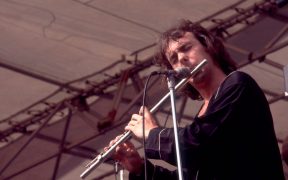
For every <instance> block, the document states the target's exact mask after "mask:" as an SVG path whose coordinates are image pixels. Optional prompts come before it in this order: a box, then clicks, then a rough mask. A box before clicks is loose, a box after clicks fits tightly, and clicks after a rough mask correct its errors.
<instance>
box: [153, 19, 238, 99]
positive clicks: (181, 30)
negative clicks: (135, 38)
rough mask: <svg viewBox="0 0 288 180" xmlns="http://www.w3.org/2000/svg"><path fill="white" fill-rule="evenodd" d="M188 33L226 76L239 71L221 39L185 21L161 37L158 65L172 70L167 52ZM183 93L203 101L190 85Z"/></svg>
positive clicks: (156, 60) (181, 21)
mask: <svg viewBox="0 0 288 180" xmlns="http://www.w3.org/2000/svg"><path fill="white" fill-rule="evenodd" d="M186 32H191V33H192V34H193V35H194V36H195V38H196V39H197V40H198V41H199V42H200V43H201V44H202V45H203V46H204V48H205V50H206V52H207V53H208V54H209V55H210V56H211V57H212V59H213V61H214V62H215V64H217V65H218V66H219V67H220V69H222V71H223V72H224V73H225V74H227V75H228V74H229V73H231V72H232V71H234V70H236V69H237V68H236V64H235V62H234V61H233V60H232V59H231V57H230V55H229V54H228V52H227V51H226V49H225V47H224V45H223V43H222V40H221V39H220V38H219V37H217V36H215V35H213V34H212V33H211V32H210V31H208V30H207V29H205V28H203V27H202V26H201V25H199V24H195V23H193V22H191V21H189V20H185V19H182V20H180V21H179V23H178V24H176V25H175V26H173V27H171V28H170V29H168V30H167V31H165V32H164V33H162V35H161V36H160V39H159V42H158V52H157V53H156V56H155V63H156V64H158V65H160V66H164V67H165V68H167V69H172V66H171V64H170V63H169V61H168V59H167V57H166V50H167V48H168V46H169V43H170V41H171V40H173V41H176V40H178V39H179V38H181V37H183V36H184V34H185V33H186ZM183 91H184V92H185V94H187V95H188V96H189V97H191V98H192V99H195V100H201V99H202V97H201V95H200V94H199V92H198V91H197V90H196V89H195V88H194V87H193V86H192V85H190V84H187V85H186V86H185V88H183Z"/></svg>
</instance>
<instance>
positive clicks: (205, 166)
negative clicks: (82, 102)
mask: <svg viewBox="0 0 288 180" xmlns="http://www.w3.org/2000/svg"><path fill="white" fill-rule="evenodd" d="M192 108H193V107H191V109H192ZM179 144H180V151H181V156H182V157H181V160H182V167H183V176H184V179H197V180H250V179H251V180H266V179H267V180H284V175H283V168H282V163H281V156H280V152H279V148H278V144H277V139H276V135H275V132H274V127H273V120H272V115H271V112H270V109H269V104H268V102H267V100H266V98H265V96H264V93H263V92H262V90H261V89H260V88H259V86H258V85H257V83H256V82H255V81H254V80H253V79H252V78H251V77H250V76H249V75H248V74H246V73H243V72H239V71H235V72H233V73H232V74H230V75H229V76H228V77H227V78H226V79H225V81H224V82H223V83H222V84H221V86H220V87H219V89H218V91H217V92H215V94H214V95H213V97H212V98H211V99H210V102H209V105H208V108H207V110H206V113H205V114H204V115H203V116H201V117H195V120H194V122H193V123H192V124H191V125H189V126H186V127H185V128H179ZM145 152H146V155H147V158H151V159H162V160H164V161H166V162H168V163H170V164H173V165H175V166H176V162H177V159H176V155H175V154H176V153H175V142H174V133H173V128H165V129H164V128H155V129H152V130H151V131H150V133H149V136H148V139H147V140H146V150H145ZM147 164H148V165H147V166H148V167H147V172H148V173H147V174H148V179H160V178H165V179H166V180H168V179H178V175H177V171H168V170H167V169H164V168H162V167H159V166H154V165H153V164H151V163H147ZM130 179H144V174H143V173H142V174H140V175H135V174H132V173H130Z"/></svg>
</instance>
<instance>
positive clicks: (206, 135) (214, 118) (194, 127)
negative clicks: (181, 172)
mask: <svg viewBox="0 0 288 180" xmlns="http://www.w3.org/2000/svg"><path fill="white" fill-rule="evenodd" d="M245 89H246V86H245V85H244V84H242V83H233V84H229V86H227V87H224V88H222V90H221V92H219V93H218V96H217V98H216V99H213V100H210V103H209V106H208V108H207V111H206V114H205V115H204V116H202V117H201V118H195V121H194V122H193V123H192V124H191V125H189V126H186V127H185V128H179V143H180V151H181V155H182V157H181V159H182V163H183V167H187V166H189V167H190V168H191V167H192V168H193V166H197V163H198V161H199V157H200V154H199V153H201V147H202V144H205V143H206V142H207V141H209V139H213V138H212V137H213V136H214V134H215V133H216V132H217V131H218V130H219V129H221V127H222V126H223V124H225V123H227V122H229V121H230V120H232V119H234V118H233V117H235V115H236V113H235V111H237V109H239V108H238V106H239V104H241V102H240V101H245V99H247V98H245V96H246V95H245V93H244V91H245ZM242 103H243V102H242ZM145 152H146V154H147V157H148V158H153V159H162V160H164V161H166V162H168V163H170V164H173V165H175V164H176V162H177V159H176V156H175V141H174V132H173V128H155V129H153V130H151V131H150V133H149V136H148V139H147V141H146V150H145Z"/></svg>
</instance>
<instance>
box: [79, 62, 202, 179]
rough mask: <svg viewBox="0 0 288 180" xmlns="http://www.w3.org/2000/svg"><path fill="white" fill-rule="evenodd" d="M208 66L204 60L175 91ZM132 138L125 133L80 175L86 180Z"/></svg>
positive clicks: (155, 106) (129, 133) (154, 109)
mask: <svg viewBox="0 0 288 180" xmlns="http://www.w3.org/2000/svg"><path fill="white" fill-rule="evenodd" d="M205 64H207V60H206V59H204V60H203V61H201V62H200V63H199V64H198V65H197V66H196V67H195V68H194V69H193V70H192V71H191V73H190V76H189V77H187V78H184V79H182V80H181V81H180V82H179V83H178V84H177V85H176V86H175V90H178V89H179V88H181V87H183V85H185V84H186V83H187V82H188V80H189V79H190V78H191V77H194V76H195V75H196V74H197V73H198V72H199V71H200V70H201V69H202V67H203V66H204V65H205ZM169 96H170V92H168V93H167V94H166V95H165V96H164V97H163V98H162V99H161V100H160V101H159V102H158V103H157V104H155V105H154V107H153V108H151V110H150V112H151V113H154V112H155V111H156V110H157V109H158V107H159V106H160V105H161V104H162V103H163V102H164V101H165V100H166V99H167V98H168V97H169ZM130 137H132V132H131V131H125V132H124V133H123V134H122V136H121V137H120V139H118V141H117V142H115V143H114V144H113V145H112V146H110V147H109V149H108V150H107V151H106V152H102V153H100V154H99V155H98V156H97V157H96V158H94V159H93V160H92V161H91V162H89V164H87V165H86V169H85V171H84V172H83V173H82V174H81V175H80V177H81V178H82V179H84V178H85V177H86V176H88V175H89V174H90V173H91V172H92V170H94V169H95V168H97V167H98V166H99V165H100V164H101V163H103V162H104V161H105V160H106V159H107V158H109V157H110V156H111V155H112V153H113V152H114V150H115V149H116V147H117V146H118V145H120V144H121V143H123V142H125V141H127V140H128V139H129V138H130Z"/></svg>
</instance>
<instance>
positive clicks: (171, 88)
mask: <svg viewBox="0 0 288 180" xmlns="http://www.w3.org/2000/svg"><path fill="white" fill-rule="evenodd" d="M167 80H168V82H167V83H168V88H169V91H170V99H171V109H172V118H173V129H174V138H175V147H176V157H177V167H178V177H179V178H178V179H179V180H182V179H183V171H182V162H181V154H180V147H179V135H178V124H177V117H176V106H175V77H174V75H173V74H168V75H167Z"/></svg>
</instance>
